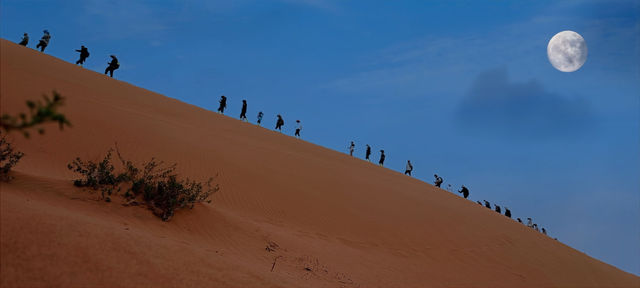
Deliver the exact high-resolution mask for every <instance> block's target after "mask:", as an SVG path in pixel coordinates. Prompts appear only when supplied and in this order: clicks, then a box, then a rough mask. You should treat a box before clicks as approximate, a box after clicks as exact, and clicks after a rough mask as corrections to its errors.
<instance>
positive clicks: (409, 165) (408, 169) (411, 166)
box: [404, 160, 413, 176]
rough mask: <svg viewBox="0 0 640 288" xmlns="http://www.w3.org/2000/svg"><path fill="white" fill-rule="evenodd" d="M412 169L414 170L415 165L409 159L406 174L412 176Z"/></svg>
mask: <svg viewBox="0 0 640 288" xmlns="http://www.w3.org/2000/svg"><path fill="white" fill-rule="evenodd" d="M411 171H413V165H411V161H409V160H407V167H406V169H404V175H409V176H411Z"/></svg>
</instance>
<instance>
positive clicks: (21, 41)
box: [18, 33, 29, 46]
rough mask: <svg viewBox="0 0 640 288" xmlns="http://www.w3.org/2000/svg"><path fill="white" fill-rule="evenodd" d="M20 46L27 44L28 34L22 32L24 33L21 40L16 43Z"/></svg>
mask: <svg viewBox="0 0 640 288" xmlns="http://www.w3.org/2000/svg"><path fill="white" fill-rule="evenodd" d="M18 44H20V45H22V46H27V44H29V34H27V33H24V35H22V40H20V43H18Z"/></svg>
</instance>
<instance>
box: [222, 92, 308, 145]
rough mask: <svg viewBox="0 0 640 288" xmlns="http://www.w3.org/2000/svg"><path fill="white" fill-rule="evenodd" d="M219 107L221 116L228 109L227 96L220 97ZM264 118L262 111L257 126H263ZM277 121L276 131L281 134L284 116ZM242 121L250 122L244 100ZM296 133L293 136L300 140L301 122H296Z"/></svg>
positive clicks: (279, 116) (278, 116)
mask: <svg viewBox="0 0 640 288" xmlns="http://www.w3.org/2000/svg"><path fill="white" fill-rule="evenodd" d="M218 103H219V105H218V113H220V114H224V109H226V108H227V96H224V95H222V96H220V101H218ZM263 117H264V113H262V111H260V112H258V119H257V121H256V124H258V126H262V118H263ZM276 117H277V119H276V127H275V130H278V131H280V132H282V126H284V119H283V118H282V115H280V114H278V115H277V116H276ZM240 120H241V121H243V122H249V120H248V119H247V100H244V99H243V100H242V109H241V110H240ZM295 129H296V130H295V132H294V134H293V136H295V137H296V138H298V139H300V138H301V136H300V132H301V131H302V123H300V120H296V126H295Z"/></svg>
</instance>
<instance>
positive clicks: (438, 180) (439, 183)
mask: <svg viewBox="0 0 640 288" xmlns="http://www.w3.org/2000/svg"><path fill="white" fill-rule="evenodd" d="M433 177H435V178H436V180H435V181H434V182H433V184H435V185H436V187H440V185H442V182H444V180H442V177H440V176H438V174H433Z"/></svg>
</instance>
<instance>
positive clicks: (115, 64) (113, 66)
mask: <svg viewBox="0 0 640 288" xmlns="http://www.w3.org/2000/svg"><path fill="white" fill-rule="evenodd" d="M109 57H111V62H109V66H107V69H104V74H107V72H108V73H109V76H111V77H112V78H113V71H116V70H117V69H118V68H120V63H118V58H116V55H111V56H109Z"/></svg>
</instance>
